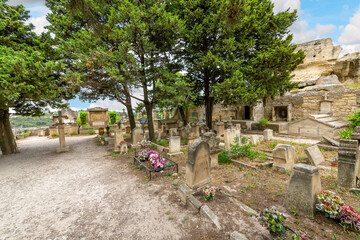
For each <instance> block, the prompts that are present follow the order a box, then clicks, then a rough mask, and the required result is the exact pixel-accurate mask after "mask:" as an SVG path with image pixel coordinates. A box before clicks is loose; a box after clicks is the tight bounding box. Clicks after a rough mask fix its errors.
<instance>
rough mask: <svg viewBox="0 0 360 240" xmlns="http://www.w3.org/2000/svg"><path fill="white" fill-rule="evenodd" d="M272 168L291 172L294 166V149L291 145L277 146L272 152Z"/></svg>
mask: <svg viewBox="0 0 360 240" xmlns="http://www.w3.org/2000/svg"><path fill="white" fill-rule="evenodd" d="M273 161H274V164H273V167H278V168H282V169H285V170H288V171H291V170H292V168H293V166H294V164H295V148H294V147H293V146H291V145H286V144H278V145H277V146H276V148H275V149H274V150H273Z"/></svg>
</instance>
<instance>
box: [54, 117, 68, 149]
mask: <svg viewBox="0 0 360 240" xmlns="http://www.w3.org/2000/svg"><path fill="white" fill-rule="evenodd" d="M58 115H59V116H58V121H59V124H58V132H59V143H60V147H59V148H57V149H56V153H62V152H68V151H69V150H70V148H69V146H66V145H65V130H64V123H63V117H66V116H63V115H62V113H61V111H59V113H58Z"/></svg>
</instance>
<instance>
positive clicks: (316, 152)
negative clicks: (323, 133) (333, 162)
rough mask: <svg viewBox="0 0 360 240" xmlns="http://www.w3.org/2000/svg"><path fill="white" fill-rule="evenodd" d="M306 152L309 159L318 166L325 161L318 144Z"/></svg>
mask: <svg viewBox="0 0 360 240" xmlns="http://www.w3.org/2000/svg"><path fill="white" fill-rule="evenodd" d="M305 153H306V156H307V158H308V159H309V161H310V163H311V164H312V165H314V166H316V167H317V166H318V165H319V164H320V163H322V162H324V161H325V159H324V156H323V155H322V153H321V152H320V149H319V147H318V146H316V145H314V146H312V147H309V148H307V149H305Z"/></svg>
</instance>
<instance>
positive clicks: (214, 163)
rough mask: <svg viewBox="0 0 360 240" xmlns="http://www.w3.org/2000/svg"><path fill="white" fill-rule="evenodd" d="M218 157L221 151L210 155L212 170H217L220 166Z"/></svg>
mask: <svg viewBox="0 0 360 240" xmlns="http://www.w3.org/2000/svg"><path fill="white" fill-rule="evenodd" d="M218 155H219V151H214V152H211V153H210V159H211V160H210V162H211V168H216V167H217V166H219V162H218Z"/></svg>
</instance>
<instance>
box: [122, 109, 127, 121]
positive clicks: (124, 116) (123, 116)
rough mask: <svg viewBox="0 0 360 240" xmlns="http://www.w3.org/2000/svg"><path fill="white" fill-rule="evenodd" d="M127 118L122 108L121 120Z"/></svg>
mask: <svg viewBox="0 0 360 240" xmlns="http://www.w3.org/2000/svg"><path fill="white" fill-rule="evenodd" d="M126 118H127V115H126V112H125V108H124V109H123V112H122V114H121V120H125V119H126Z"/></svg>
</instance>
